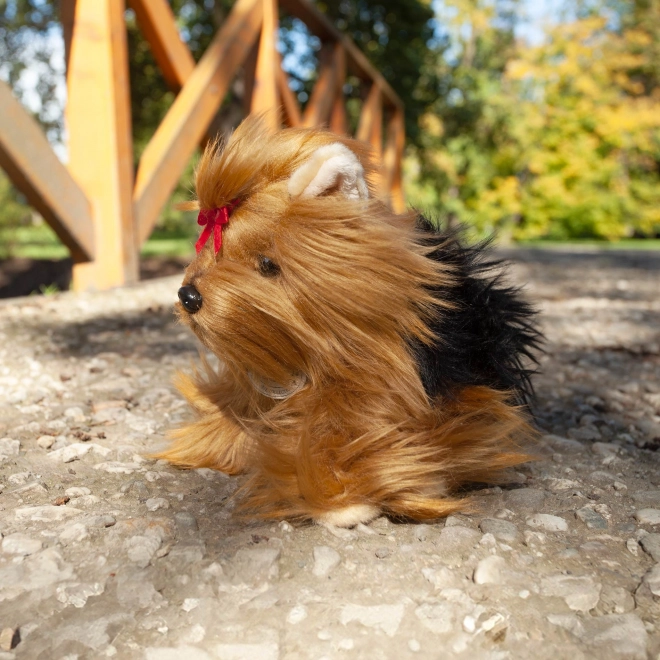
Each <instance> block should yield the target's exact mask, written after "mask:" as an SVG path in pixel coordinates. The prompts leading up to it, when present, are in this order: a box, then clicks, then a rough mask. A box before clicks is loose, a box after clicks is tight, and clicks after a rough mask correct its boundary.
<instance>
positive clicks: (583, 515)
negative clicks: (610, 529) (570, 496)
mask: <svg viewBox="0 0 660 660" xmlns="http://www.w3.org/2000/svg"><path fill="white" fill-rule="evenodd" d="M575 517H576V518H578V519H579V520H581V521H582V522H583V523H584V524H585V525H586V526H587V527H588V528H589V529H607V520H605V518H603V516H601V515H600V514H599V513H596V512H595V511H594V510H593V509H592V508H590V507H588V506H584V507H582V508H581V509H578V510H577V511H576V512H575Z"/></svg>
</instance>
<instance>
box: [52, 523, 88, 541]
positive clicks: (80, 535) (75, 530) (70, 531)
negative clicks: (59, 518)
mask: <svg viewBox="0 0 660 660" xmlns="http://www.w3.org/2000/svg"><path fill="white" fill-rule="evenodd" d="M88 537H89V532H88V531H87V527H86V526H85V525H83V524H82V523H80V522H74V523H68V524H67V525H66V526H65V527H64V529H63V530H62V531H61V532H60V535H59V537H58V538H59V540H60V543H62V545H69V544H71V543H80V542H81V541H84V540H85V539H86V538H88Z"/></svg>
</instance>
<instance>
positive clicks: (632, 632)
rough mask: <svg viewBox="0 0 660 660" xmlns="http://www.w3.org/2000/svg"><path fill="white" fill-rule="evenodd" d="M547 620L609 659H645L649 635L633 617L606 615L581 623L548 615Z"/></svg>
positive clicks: (568, 618)
mask: <svg viewBox="0 0 660 660" xmlns="http://www.w3.org/2000/svg"><path fill="white" fill-rule="evenodd" d="M547 618H548V621H550V623H552V624H554V625H556V626H560V627H562V628H565V629H566V630H568V631H569V632H571V633H572V634H573V635H575V636H576V637H578V638H580V639H581V640H582V641H583V642H585V643H586V644H588V645H589V646H593V647H595V648H599V649H602V652H604V653H606V654H607V655H606V656H605V657H607V658H608V659H609V658H621V659H622V660H623V659H624V658H626V659H629V660H646V658H647V652H646V651H647V645H648V633H647V632H646V628H645V626H644V623H643V621H642V620H641V619H640V618H639V617H638V616H637V615H636V614H632V613H629V614H606V615H604V616H600V617H590V618H587V617H585V618H583V619H579V618H578V617H577V616H576V615H574V614H550V615H548V617H547ZM599 657H604V656H602V655H601V656H599Z"/></svg>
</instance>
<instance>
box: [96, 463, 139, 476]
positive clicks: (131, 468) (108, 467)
mask: <svg viewBox="0 0 660 660" xmlns="http://www.w3.org/2000/svg"><path fill="white" fill-rule="evenodd" d="M94 469H95V470H102V471H103V472H108V473H110V474H132V473H133V472H135V471H136V470H140V469H141V465H140V464H139V463H121V462H118V461H107V462H104V463H97V464H96V465H95V466H94Z"/></svg>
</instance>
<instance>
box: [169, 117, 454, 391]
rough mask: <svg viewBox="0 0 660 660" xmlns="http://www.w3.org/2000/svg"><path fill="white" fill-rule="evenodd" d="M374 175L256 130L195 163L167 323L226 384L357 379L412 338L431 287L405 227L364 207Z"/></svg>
mask: <svg viewBox="0 0 660 660" xmlns="http://www.w3.org/2000/svg"><path fill="white" fill-rule="evenodd" d="M374 174H375V172H374V167H373V166H372V164H371V162H370V160H369V154H368V149H367V147H366V146H365V145H363V144H360V143H358V142H355V141H352V140H349V139H347V138H339V137H337V136H336V135H334V134H332V133H330V132H328V131H323V130H318V129H286V130H282V131H280V132H278V133H276V134H270V133H269V132H268V131H267V130H266V128H265V127H264V126H263V124H262V123H261V122H260V121H259V120H258V119H247V120H246V121H244V122H243V123H242V124H241V125H240V126H239V127H238V129H237V130H236V131H235V132H234V133H233V135H232V136H231V138H230V139H229V140H228V142H227V144H226V145H224V146H221V145H217V144H216V145H213V146H211V147H210V148H208V149H207V150H206V152H205V153H204V155H203V157H202V159H201V162H200V165H199V168H198V171H197V177H196V187H197V197H198V204H199V209H200V210H201V211H202V213H201V214H200V217H201V218H203V221H208V223H207V225H206V227H205V228H204V231H203V234H202V236H201V240H200V242H199V243H198V249H199V251H198V254H197V256H196V257H195V258H194V260H193V261H192V263H191V264H190V265H189V267H188V268H187V270H186V273H185V278H184V281H183V286H182V288H181V289H180V291H179V297H180V300H181V302H180V303H179V304H178V312H179V314H180V317H181V318H182V319H183V320H184V321H185V322H186V323H188V324H189V325H190V327H191V328H192V330H193V331H194V332H195V334H196V335H197V336H198V337H199V339H200V340H201V341H202V342H203V343H204V344H205V345H206V346H207V347H208V348H209V349H210V350H211V351H212V352H213V353H215V354H216V355H218V356H219V357H220V358H221V359H222V360H223V361H224V362H225V363H227V364H228V365H229V366H230V367H231V368H232V369H233V370H235V371H237V372H239V373H243V374H244V375H245V376H246V377H247V376H252V375H256V376H257V377H258V378H259V379H262V380H263V381H274V382H275V383H288V382H290V381H291V380H292V379H295V378H296V377H297V375H300V374H302V375H304V377H305V379H306V380H307V381H308V382H312V383H313V382H318V381H319V380H321V381H322V380H324V379H327V378H328V377H331V378H332V377H335V376H338V375H339V376H340V375H341V374H349V373H351V372H358V373H361V374H362V376H363V377H367V378H368V374H369V371H370V370H380V371H381V372H382V370H383V368H384V365H385V364H387V360H388V359H391V353H392V347H393V346H394V344H397V345H400V344H402V342H404V338H405V337H407V336H415V337H420V338H423V337H424V336H425V333H427V329H426V326H425V324H424V322H423V316H424V310H425V309H428V308H429V307H430V306H431V305H432V304H433V301H432V300H431V297H430V293H429V288H428V287H429V284H431V285H432V284H434V283H437V281H438V280H439V279H440V280H441V279H442V277H443V273H442V272H441V271H440V270H439V266H438V265H437V263H435V262H433V261H432V260H430V259H427V258H426V257H425V256H424V248H423V247H421V246H420V244H419V242H418V241H417V239H416V234H415V230H414V216H413V215H410V214H408V215H404V216H396V215H394V214H393V213H392V212H391V211H390V210H389V209H388V208H387V206H386V205H385V204H383V203H382V202H381V201H379V200H378V199H376V198H374V196H373V194H372V192H371V191H370V184H369V182H370V181H373V179H374ZM213 223H215V224H216V225H218V226H217V227H215V228H214V227H211V225H212V224H213ZM221 224H222V225H223V226H222V227H220V226H219V225H221ZM220 233H221V235H220ZM205 237H206V240H204V239H205ZM220 243H221V245H220Z"/></svg>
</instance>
